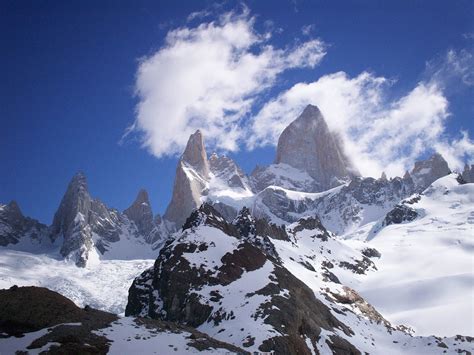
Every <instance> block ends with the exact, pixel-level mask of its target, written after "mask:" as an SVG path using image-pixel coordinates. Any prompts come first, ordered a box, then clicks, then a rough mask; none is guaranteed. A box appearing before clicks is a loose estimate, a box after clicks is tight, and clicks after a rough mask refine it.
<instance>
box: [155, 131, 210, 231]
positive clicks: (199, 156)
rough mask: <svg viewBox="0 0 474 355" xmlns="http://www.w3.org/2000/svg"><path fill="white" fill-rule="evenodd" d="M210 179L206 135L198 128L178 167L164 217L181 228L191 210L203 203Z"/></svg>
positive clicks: (190, 139) (190, 138) (189, 141)
mask: <svg viewBox="0 0 474 355" xmlns="http://www.w3.org/2000/svg"><path fill="white" fill-rule="evenodd" d="M208 179H209V162H208V160H207V154H206V148H205V146H204V137H203V135H202V133H201V131H199V130H197V131H196V132H195V133H194V134H192V135H191V136H190V137H189V140H188V143H187V145H186V149H185V150H184V153H183V155H182V156H181V159H180V160H179V162H178V166H177V167H176V176H175V180H174V186H173V195H172V198H171V202H170V204H169V205H168V208H167V209H166V212H165V214H164V216H163V217H164V218H165V219H167V220H169V221H171V222H173V223H175V225H176V227H177V228H180V227H181V226H182V225H183V223H184V222H185V221H186V218H187V217H188V216H189V215H190V214H191V212H192V211H193V210H194V209H195V208H197V207H199V206H200V205H201V196H202V193H203V191H204V190H205V189H206V186H207V182H208Z"/></svg>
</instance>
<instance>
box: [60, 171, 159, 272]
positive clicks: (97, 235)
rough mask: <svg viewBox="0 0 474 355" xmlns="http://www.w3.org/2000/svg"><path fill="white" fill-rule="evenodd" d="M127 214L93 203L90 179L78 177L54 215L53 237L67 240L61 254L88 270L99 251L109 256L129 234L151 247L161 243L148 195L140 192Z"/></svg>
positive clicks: (97, 201) (97, 202)
mask: <svg viewBox="0 0 474 355" xmlns="http://www.w3.org/2000/svg"><path fill="white" fill-rule="evenodd" d="M146 204H148V206H145V205H146ZM126 212H127V213H125V214H122V213H120V212H119V211H117V210H115V209H112V208H108V207H107V206H106V205H105V204H104V203H102V202H101V201H100V200H97V199H93V198H92V197H91V196H90V194H89V191H88V187H87V181H86V177H85V176H84V174H82V173H78V174H76V175H75V176H74V177H73V179H72V180H71V182H70V183H69V185H68V188H67V190H66V193H65V194H64V197H63V199H62V200H61V204H60V205H59V208H58V210H57V211H56V213H55V215H54V220H53V224H52V226H51V233H52V237H53V238H54V239H57V238H59V237H63V238H64V241H63V245H62V247H61V254H62V255H63V256H64V257H65V258H68V259H71V260H73V261H74V262H75V263H76V265H78V266H85V265H86V264H87V262H88V261H89V260H90V257H91V255H92V253H95V250H97V251H99V253H101V254H105V253H106V252H107V251H108V250H109V249H110V248H111V247H112V245H113V244H112V243H116V242H119V241H120V240H121V238H122V236H123V237H125V234H127V235H132V236H135V238H143V239H144V241H145V242H148V243H149V244H152V243H154V242H156V240H157V239H159V236H160V231H159V230H155V229H156V228H155V227H156V224H155V223H153V214H152V212H151V208H150V206H149V202H148V196H147V194H146V192H144V191H142V192H140V193H139V195H138V197H137V200H136V201H135V202H134V204H133V205H132V206H131V207H130V208H129V209H127V211H126ZM131 221H132V222H133V223H131ZM150 248H152V246H150Z"/></svg>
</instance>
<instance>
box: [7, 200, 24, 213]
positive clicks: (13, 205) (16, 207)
mask: <svg viewBox="0 0 474 355" xmlns="http://www.w3.org/2000/svg"><path fill="white" fill-rule="evenodd" d="M7 206H8V209H9V210H10V211H12V212H14V213H16V214H19V215H23V214H22V213H21V209H20V206H19V205H18V203H17V202H16V201H15V200H11V201H10V202H9V203H8V205H7Z"/></svg>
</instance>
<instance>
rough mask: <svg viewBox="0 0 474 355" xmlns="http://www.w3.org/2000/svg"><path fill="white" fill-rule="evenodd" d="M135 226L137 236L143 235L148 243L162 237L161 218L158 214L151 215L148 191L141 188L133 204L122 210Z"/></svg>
mask: <svg viewBox="0 0 474 355" xmlns="http://www.w3.org/2000/svg"><path fill="white" fill-rule="evenodd" d="M123 214H124V215H126V216H127V217H128V219H129V220H130V221H132V222H133V223H134V224H135V226H136V228H137V237H140V236H141V237H143V238H144V239H145V241H146V242H147V243H149V244H154V243H156V242H157V241H158V240H160V239H161V238H163V235H162V234H163V228H162V219H161V216H160V215H156V216H155V217H153V211H152V209H151V204H150V200H149V198H148V192H146V190H144V189H141V190H140V191H139V192H138V195H137V198H136V199H135V201H134V202H133V204H132V205H131V206H130V207H129V208H127V209H126V210H125V211H123Z"/></svg>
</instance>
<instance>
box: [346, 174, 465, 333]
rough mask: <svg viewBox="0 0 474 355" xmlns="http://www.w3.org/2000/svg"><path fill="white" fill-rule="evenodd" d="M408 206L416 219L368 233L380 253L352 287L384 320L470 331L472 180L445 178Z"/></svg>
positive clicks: (423, 328)
mask: <svg viewBox="0 0 474 355" xmlns="http://www.w3.org/2000/svg"><path fill="white" fill-rule="evenodd" d="M410 207H412V208H414V209H415V210H416V211H417V213H418V215H419V217H418V218H417V219H415V220H414V221H411V222H408V223H403V224H392V225H389V226H386V227H384V228H382V229H381V230H379V231H378V232H376V233H374V234H372V232H371V231H370V230H369V231H366V237H367V238H368V239H369V241H368V243H367V244H368V245H369V246H371V247H374V248H376V249H377V250H378V251H379V252H380V253H381V254H382V257H381V258H380V260H376V261H375V262H376V266H377V268H378V271H377V272H375V273H370V274H368V275H367V277H365V278H360V284H359V285H358V286H356V288H357V290H358V291H359V292H360V293H361V294H362V295H363V296H364V297H365V298H366V299H367V300H368V301H369V302H370V303H372V304H373V305H374V306H375V307H376V308H377V309H378V310H379V311H380V312H382V313H383V314H384V316H386V318H387V319H389V320H390V321H393V322H395V323H402V324H405V325H409V326H411V327H413V328H414V330H415V331H416V333H417V334H420V335H429V334H436V335H445V336H452V335H455V334H465V335H473V334H474V316H473V315H474V301H473V300H474V258H473V252H474V184H464V185H459V183H458V182H457V181H456V175H454V174H452V175H449V176H446V177H444V178H441V179H439V180H437V181H436V182H434V183H433V184H432V185H431V186H430V187H429V188H428V189H427V190H425V191H424V192H423V194H422V195H421V199H420V200H419V201H418V202H416V203H414V204H412V205H410ZM378 224H379V225H380V222H379V223H378ZM378 227H379V226H377V225H375V226H374V229H375V230H377V229H378ZM347 242H348V243H349V244H350V243H351V241H347ZM353 243H355V242H353Z"/></svg>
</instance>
